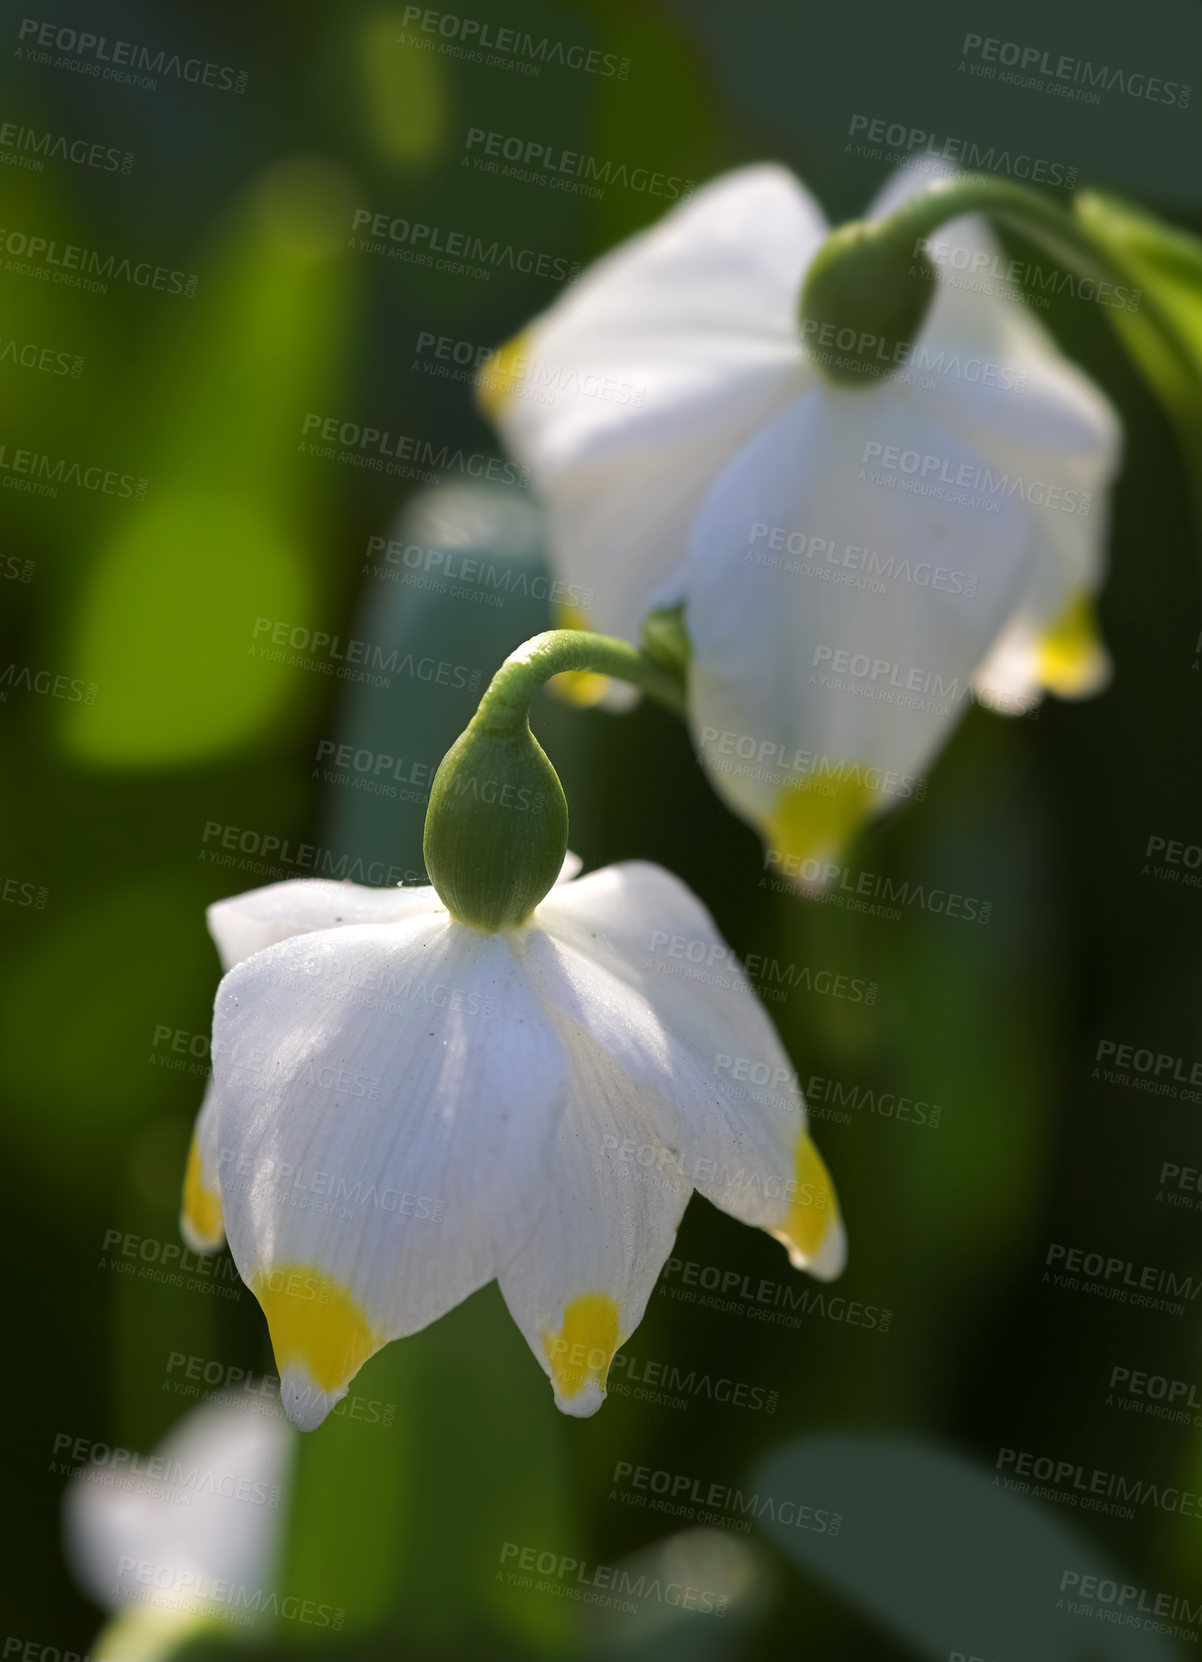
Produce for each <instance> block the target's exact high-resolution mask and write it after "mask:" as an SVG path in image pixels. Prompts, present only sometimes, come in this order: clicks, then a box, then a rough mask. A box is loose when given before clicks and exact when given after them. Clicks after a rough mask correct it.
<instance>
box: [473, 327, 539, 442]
mask: <svg viewBox="0 0 1202 1662" xmlns="http://www.w3.org/2000/svg"><path fill="white" fill-rule="evenodd" d="M527 334H528V331H527V330H525V329H523V330H522V331H521V332H520V333H519V334H516V335H515V336H514V337H513V339H512V340H507V341H506V342H505V344H504V346H499V347H498V348H497V350H496V351H495V352H494V353H493V355H492V357H491V358H489V359H488V361H487V362H486V363H485V364H484V365H483V366H482V367H481V369H480V372H479V374H478V375H477V376H476V403H477V404H478V405H479V407H480V409H481V410H482V411H483V413H484V414H485V415H486V416H487V417H488V419H489V420H490V421H491V422H492V423H493V424H494V425H496V424H497V423H498V422H499V421H500V419H501V416H502V415H503V414H504V411H505V406H506V405H507V404H508V403H509V402H510V401H511V399H513V398H514V396H515V395H516V393H517V390H518V388H519V387H520V386H521V384H522V382H523V381H524V380H525V377H526V345H527Z"/></svg>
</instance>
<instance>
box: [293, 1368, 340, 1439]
mask: <svg viewBox="0 0 1202 1662" xmlns="http://www.w3.org/2000/svg"><path fill="white" fill-rule="evenodd" d="M348 1389H349V1381H348V1383H347V1384H346V1385H340V1386H338V1387H337V1388H336V1389H335V1390H332V1391H323V1390H322V1388H321V1386H320V1385H318V1384H316V1383H315V1381H314V1379H313V1376H312V1374H310V1372H309V1370H308V1368H306V1367H305V1366H304V1365H303V1364H302V1363H292V1364H291V1365H290V1366H289V1367H286V1368H285V1369H284V1371H283V1373H282V1374H281V1376H280V1402H281V1404H282V1406H283V1409H284V1412H285V1414H287V1416H288V1418H289V1420H290V1421H291V1423H292V1424H293V1425H294V1426H295V1427H296V1429H297V1430H298V1431H316V1430H317V1428H318V1426H319V1425H321V1424H322V1422H323V1421H324V1420H325V1419H326V1417H327V1415H329V1414H330V1413H332V1411H333V1410H334V1409H335V1408H336V1407H337V1406H338V1404H339V1403H340V1402H341V1401H342V1399H343V1397H344V1396H345V1395H346V1393H347V1391H348Z"/></svg>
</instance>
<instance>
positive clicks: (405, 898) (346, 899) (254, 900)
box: [207, 877, 445, 970]
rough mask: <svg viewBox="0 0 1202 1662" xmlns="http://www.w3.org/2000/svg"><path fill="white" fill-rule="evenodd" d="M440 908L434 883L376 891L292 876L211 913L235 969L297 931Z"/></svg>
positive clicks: (226, 962) (393, 919)
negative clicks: (265, 948)
mask: <svg viewBox="0 0 1202 1662" xmlns="http://www.w3.org/2000/svg"><path fill="white" fill-rule="evenodd" d="M440 911H445V907H444V906H443V904H442V902H441V901H440V900H439V898H438V896H437V894H436V893H435V892H434V890H433V889H432V888H431V887H430V886H429V885H428V884H422V885H420V886H415V887H412V888H407V889H403V888H399V887H398V888H395V889H373V888H370V887H368V886H367V885H366V884H364V883H334V882H331V881H330V880H329V879H327V878H323V877H292V878H289V879H288V880H287V881H286V882H283V883H268V884H267V885H266V886H265V887H264V888H261V889H248V890H247V892H246V893H245V894H235V895H230V897H229V898H228V899H227V900H218V901H215V902H214V903H213V905H212V906H210V907H209V909H208V913H207V917H208V922H209V933H210V934H211V935H212V937H213V939H214V941H216V943H217V951H218V954H219V955H220V958H221V964H222V968H223V969H227V970H230V969H233V967H234V965H235V964H240V963H241V962H242V960H243V959H244V958H249V957H250V955H251V953H252V952H262V950H263V948H264V947H267V946H274V945H275V943H276V942H277V941H286V940H289V939H290V938H291V937H292V936H293V935H307V934H309V933H310V932H311V931H313V930H315V929H337V928H340V927H342V926H343V925H345V924H353V923H400V922H402V921H403V920H404V919H405V918H414V917H422V916H425V915H428V914H433V913H435V912H440Z"/></svg>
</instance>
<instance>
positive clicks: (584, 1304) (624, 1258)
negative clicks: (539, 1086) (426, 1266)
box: [498, 1020, 692, 1416]
mask: <svg viewBox="0 0 1202 1662" xmlns="http://www.w3.org/2000/svg"><path fill="white" fill-rule="evenodd" d="M559 1028H560V1032H561V1034H562V1035H563V1037H564V1039H565V1042H566V1044H567V1048H568V1052H569V1055H570V1058H571V1066H572V1083H571V1087H570V1090H569V1093H568V1102H567V1108H566V1111H565V1113H564V1116H563V1119H562V1120H561V1121H560V1123H559V1129H558V1131H557V1132H556V1134H555V1148H554V1157H553V1161H552V1165H551V1168H550V1172H549V1174H548V1177H547V1186H548V1204H547V1208H546V1210H545V1211H544V1213H543V1215H542V1217H541V1219H540V1220H539V1222H538V1223H537V1224H536V1225H535V1228H534V1231H533V1233H532V1234H531V1236H530V1238H529V1240H528V1241H527V1242H526V1245H525V1246H524V1247H523V1248H522V1250H521V1251H520V1252H519V1253H518V1255H517V1257H516V1258H515V1259H514V1260H513V1262H512V1263H511V1264H510V1265H509V1266H508V1268H506V1269H503V1270H502V1271H501V1273H500V1275H499V1276H498V1281H499V1282H500V1286H501V1291H502V1293H503V1294H504V1296H505V1302H506V1304H508V1306H509V1309H510V1313H511V1314H512V1316H513V1319H514V1321H516V1322H517V1324H518V1326H519V1327H520V1328H521V1330H522V1332H523V1333H524V1334H525V1336H526V1339H527V1342H528V1343H529V1345H530V1348H531V1350H532V1351H533V1352H534V1354H535V1356H536V1358H537V1359H538V1362H539V1365H540V1366H541V1367H542V1369H543V1372H544V1373H546V1374H547V1376H548V1377H549V1378H550V1379H551V1381H552V1384H553V1386H554V1389H555V1401H556V1405H557V1406H558V1407H559V1408H561V1409H562V1410H563V1412H564V1413H566V1414H573V1415H576V1416H584V1415H588V1414H593V1413H595V1412H596V1411H597V1409H598V1408H599V1407H600V1406H601V1404H602V1402H603V1401H604V1400H605V1381H606V1376H607V1374H608V1372H609V1365H610V1362H611V1361H612V1359H613V1354H614V1351H615V1350H616V1349H617V1348H618V1346H619V1345H621V1344H623V1343H624V1342H625V1340H626V1339H627V1338H628V1336H629V1335H630V1334H631V1333H632V1332H633V1331H634V1329H635V1328H636V1327H637V1326H638V1324H639V1322H640V1321H641V1320H642V1318H643V1311H644V1309H645V1308H646V1304H647V1300H648V1298H649V1297H650V1296H651V1292H652V1290H653V1288H654V1286H655V1282H656V1279H657V1277H658V1276H659V1272H660V1270H661V1269H662V1268H663V1264H664V1261H665V1259H666V1258H667V1257H668V1254H669V1253H670V1252H671V1250H672V1242H673V1241H674V1239H675V1237H676V1228H677V1225H678V1224H679V1222H680V1218H681V1215H682V1213H683V1212H684V1209H685V1206H686V1205H687V1204H688V1199H689V1195H690V1194H691V1193H692V1188H691V1185H690V1184H688V1183H687V1182H685V1181H684V1179H683V1178H681V1177H680V1175H679V1174H678V1173H677V1172H676V1171H675V1170H674V1169H673V1162H672V1160H671V1157H670V1156H669V1155H668V1151H667V1149H666V1148H664V1146H663V1144H662V1143H660V1141H659V1139H658V1137H657V1136H656V1134H655V1131H654V1130H653V1128H652V1125H651V1122H650V1120H649V1119H648V1118H647V1115H646V1112H645V1110H644V1109H643V1107H641V1106H640V1103H639V1093H638V1091H637V1089H636V1088H635V1087H633V1086H632V1084H631V1082H630V1080H629V1079H628V1078H627V1076H626V1075H625V1073H624V1072H623V1071H622V1069H621V1068H620V1067H619V1066H618V1065H617V1064H616V1063H615V1062H614V1060H613V1059H612V1057H610V1056H609V1054H608V1053H607V1051H606V1050H605V1049H604V1048H603V1047H602V1046H601V1045H599V1044H598V1042H597V1041H596V1039H594V1038H593V1037H592V1036H591V1035H590V1034H588V1033H587V1032H586V1031H584V1030H582V1029H581V1028H579V1027H577V1026H576V1025H575V1024H572V1023H569V1022H566V1021H562V1020H561V1021H560V1023H559ZM639 1153H641V1154H642V1155H644V1156H646V1155H647V1154H648V1153H650V1154H651V1155H652V1156H658V1155H661V1154H662V1155H663V1156H664V1158H663V1160H662V1161H659V1162H658V1164H659V1166H660V1168H661V1169H660V1170H659V1171H658V1172H649V1171H648V1170H647V1167H646V1165H645V1164H640V1163H639V1162H638V1159H637V1158H636V1155H637V1154H639Z"/></svg>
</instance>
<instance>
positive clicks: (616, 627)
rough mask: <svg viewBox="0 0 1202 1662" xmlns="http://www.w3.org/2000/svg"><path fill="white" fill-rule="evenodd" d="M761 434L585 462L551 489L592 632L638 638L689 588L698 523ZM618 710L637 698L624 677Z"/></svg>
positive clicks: (551, 521) (556, 528)
mask: <svg viewBox="0 0 1202 1662" xmlns="http://www.w3.org/2000/svg"><path fill="white" fill-rule="evenodd" d="M751 431H752V429H751V428H750V427H749V428H747V429H740V430H739V431H738V432H737V433H733V434H728V433H721V434H717V435H713V436H711V437H709V438H706V439H699V440H695V441H692V442H684V443H681V444H680V445H677V446H675V447H673V448H672V449H670V450H669V449H667V448H666V447H659V448H655V449H649V450H647V451H646V452H645V453H644V454H643V455H640V456H632V457H630V458H629V459H628V460H626V461H624V462H622V463H621V464H620V466H619V467H615V466H613V465H612V464H600V465H595V466H594V465H590V466H585V467H580V468H575V469H573V470H571V471H570V472H567V473H565V474H564V475H563V476H562V477H561V478H560V479H558V480H557V481H556V483H555V485H554V486H553V487H552V488H551V489H550V490H549V492H548V495H547V527H548V536H549V539H550V544H551V548H552V551H553V557H554V563H555V570H556V572H557V574H558V577H559V580H560V581H561V582H563V583H566V584H569V585H573V586H574V587H576V588H577V589H578V590H580V591H581V594H582V597H584V598H586V599H587V600H588V602H589V604H588V609H587V611H585V612H584V613H583V614H582V615H583V621H584V623H585V625H586V627H588V628H589V629H597V630H600V631H602V632H603V633H607V634H613V635H619V636H621V637H623V638H624V639H626V640H637V639H638V636H639V624H640V622H641V620H642V618H643V617H644V616H645V614H646V613H647V612H649V611H651V610H652V609H653V608H655V607H657V606H675V605H677V604H679V602H680V600H681V597H682V594H683V588H682V583H683V568H684V560H685V553H686V550H687V547H688V538H689V528H690V526H691V525H692V523H693V519H694V517H695V516H696V513H697V510H698V508H699V507H700V505H701V503H702V502H703V501H704V499H705V494H706V492H707V491H708V490H709V488H710V485H711V484H712V482H713V479H714V476H715V475H716V474H717V473H718V472H719V471H720V470H721V469H722V468H723V467H725V465H726V463H727V462H728V461H729V459H730V456H731V455H732V453H733V451H734V450H735V449H737V447H738V445H739V444H740V443H742V441H743V440H744V438H746V437H747V436H748V434H749V433H750V432H751ZM610 689H611V692H612V691H613V690H615V689H617V690H618V697H617V699H616V700H612V699H611V703H612V704H613V707H615V708H622V707H625V706H628V705H629V704H630V703H632V702H634V699H635V696H636V695H635V694H634V692H633V689H630V690H628V689H627V688H626V687H625V686H624V685H623V683H621V682H611V683H610Z"/></svg>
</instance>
